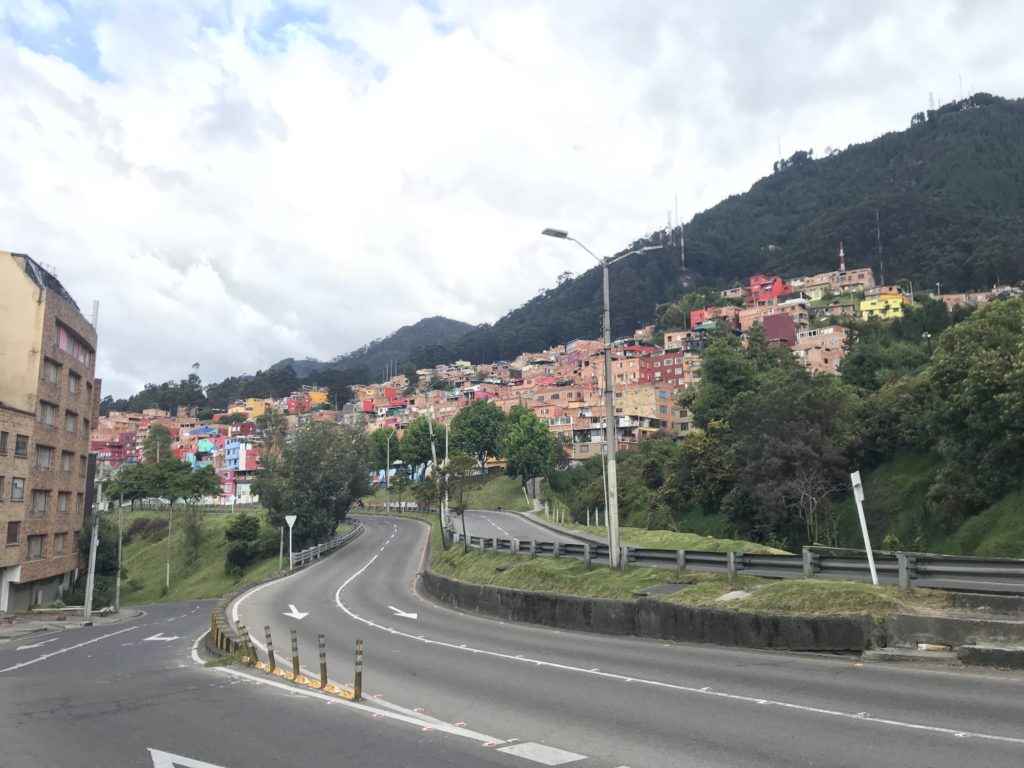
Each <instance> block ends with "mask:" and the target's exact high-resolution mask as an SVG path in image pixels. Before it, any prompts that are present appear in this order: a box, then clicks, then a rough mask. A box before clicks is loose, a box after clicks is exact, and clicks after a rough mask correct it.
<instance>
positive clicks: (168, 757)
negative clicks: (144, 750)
mask: <svg viewBox="0 0 1024 768" xmlns="http://www.w3.org/2000/svg"><path fill="white" fill-rule="evenodd" d="M149 754H150V756H151V757H152V758H153V768H175V766H178V768H221V766H219V765H214V764H213V763H204V762H203V761H202V760H193V759H192V758H191V757H182V756H181V755H172V754H171V753H170V752H161V751H160V750H159V749H152V748H151V749H150V750H149Z"/></svg>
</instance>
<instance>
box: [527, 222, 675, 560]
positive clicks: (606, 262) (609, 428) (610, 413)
mask: <svg viewBox="0 0 1024 768" xmlns="http://www.w3.org/2000/svg"><path fill="white" fill-rule="evenodd" d="M541 234H542V235H547V236H548V237H557V238H559V239H560V240H572V241H573V242H574V243H576V245H578V246H579V247H580V248H582V249H583V250H584V251H586V252H587V253H589V254H590V255H591V257H592V258H593V259H594V260H595V261H596V262H597V263H598V264H600V265H601V277H602V280H603V282H604V323H603V325H604V411H605V425H604V426H605V440H606V442H607V444H608V453H607V459H606V461H607V465H608V470H607V476H608V564H609V565H610V566H611V567H612V568H618V567H619V487H618V478H617V475H616V473H615V390H614V387H613V386H612V310H611V300H610V297H609V293H608V267H609V266H610V265H612V264H614V263H615V262H616V261H621V260H622V259H624V258H626V257H627V256H632V255H633V254H635V253H643V252H645V251H655V250H660V249H659V248H658V246H647V247H644V248H640V249H639V250H636V251H630V252H629V253H624V254H622V255H621V256H616V257H614V258H612V257H605V258H603V259H602V258H600V257H599V256H598V255H597V254H595V253H594V252H593V251H591V250H590V249H589V248H587V246H585V245H584V244H583V243H581V242H580V241H579V240H577V239H576V238H574V237H570V236H569V233H568V232H566V231H565V230H564V229H550V228H548V229H545V230H544V231H543V232H541Z"/></svg>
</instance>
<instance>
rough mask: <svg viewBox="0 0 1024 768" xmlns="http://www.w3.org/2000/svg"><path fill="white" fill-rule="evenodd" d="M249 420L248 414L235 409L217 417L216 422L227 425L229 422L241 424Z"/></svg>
mask: <svg viewBox="0 0 1024 768" xmlns="http://www.w3.org/2000/svg"><path fill="white" fill-rule="evenodd" d="M248 420H249V416H248V414H246V413H245V412H244V411H236V412H235V413H226V414H224V415H223V416H221V417H220V418H219V419H217V423H218V424H223V425H225V426H229V425H231V424H242V423H244V422H246V421H248Z"/></svg>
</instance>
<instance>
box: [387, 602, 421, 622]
mask: <svg viewBox="0 0 1024 768" xmlns="http://www.w3.org/2000/svg"><path fill="white" fill-rule="evenodd" d="M388 608H389V609H391V610H392V611H394V613H395V616H396V617H399V616H400V617H401V618H403V619H415V618H416V614H415V613H406V612H405V611H403V610H400V609H398V608H395V606H393V605H389V606H388Z"/></svg>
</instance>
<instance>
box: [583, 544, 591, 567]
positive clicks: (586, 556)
mask: <svg viewBox="0 0 1024 768" xmlns="http://www.w3.org/2000/svg"><path fill="white" fill-rule="evenodd" d="M583 570H584V571H589V570H590V545H589V544H584V545H583Z"/></svg>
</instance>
